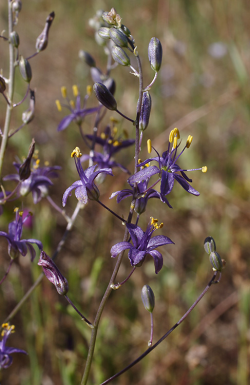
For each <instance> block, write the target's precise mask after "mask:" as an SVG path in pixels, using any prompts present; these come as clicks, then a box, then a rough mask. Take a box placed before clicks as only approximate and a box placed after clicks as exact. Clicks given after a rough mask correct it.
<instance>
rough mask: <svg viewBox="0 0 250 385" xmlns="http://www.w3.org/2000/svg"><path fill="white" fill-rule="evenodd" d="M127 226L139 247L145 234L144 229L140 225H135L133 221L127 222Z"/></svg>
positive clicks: (136, 245)
mask: <svg viewBox="0 0 250 385" xmlns="http://www.w3.org/2000/svg"><path fill="white" fill-rule="evenodd" d="M126 226H127V229H128V231H129V234H130V236H131V239H132V242H133V245H134V247H135V248H138V247H139V245H140V242H141V240H142V238H143V236H144V232H143V230H142V229H141V228H140V227H139V226H136V225H133V224H131V223H130V224H127V225H126Z"/></svg>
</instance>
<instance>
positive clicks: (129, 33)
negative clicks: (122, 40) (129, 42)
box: [121, 24, 131, 37]
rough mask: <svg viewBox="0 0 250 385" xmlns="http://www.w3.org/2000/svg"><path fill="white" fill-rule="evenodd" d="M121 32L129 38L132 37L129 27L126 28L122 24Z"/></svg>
mask: <svg viewBox="0 0 250 385" xmlns="http://www.w3.org/2000/svg"><path fill="white" fill-rule="evenodd" d="M121 30H122V31H123V32H124V33H125V35H126V36H127V37H130V36H131V32H130V30H129V29H128V27H126V25H124V24H122V25H121Z"/></svg>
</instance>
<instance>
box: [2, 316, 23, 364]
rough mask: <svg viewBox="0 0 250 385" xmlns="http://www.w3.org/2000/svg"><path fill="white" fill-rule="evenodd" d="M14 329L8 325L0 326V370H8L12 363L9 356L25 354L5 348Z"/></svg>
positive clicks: (19, 350) (18, 350)
mask: <svg viewBox="0 0 250 385" xmlns="http://www.w3.org/2000/svg"><path fill="white" fill-rule="evenodd" d="M14 329H15V327H14V326H13V325H12V326H10V325H9V324H7V323H6V324H2V333H1V335H2V337H3V338H2V341H0V369H6V368H8V367H9V366H10V365H11V364H12V361H13V358H12V357H11V354H13V353H23V354H27V353H26V352H25V351H24V350H21V349H16V348H10V347H7V346H6V342H7V339H8V338H9V336H10V335H11V334H12V333H14V331H15V330H14Z"/></svg>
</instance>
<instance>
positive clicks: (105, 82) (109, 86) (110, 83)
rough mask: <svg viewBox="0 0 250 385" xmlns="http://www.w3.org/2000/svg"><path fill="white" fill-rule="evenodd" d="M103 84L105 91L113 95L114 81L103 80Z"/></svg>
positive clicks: (110, 79) (109, 79)
mask: <svg viewBox="0 0 250 385" xmlns="http://www.w3.org/2000/svg"><path fill="white" fill-rule="evenodd" d="M103 84H104V85H105V86H106V87H107V89H108V90H109V92H111V94H112V95H114V93H115V89H116V84H115V81H114V79H112V78H108V79H107V80H105V81H104V82H103Z"/></svg>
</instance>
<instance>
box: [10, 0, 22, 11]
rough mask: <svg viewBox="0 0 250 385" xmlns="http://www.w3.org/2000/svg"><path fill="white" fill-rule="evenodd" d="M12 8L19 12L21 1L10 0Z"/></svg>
mask: <svg viewBox="0 0 250 385" xmlns="http://www.w3.org/2000/svg"><path fill="white" fill-rule="evenodd" d="M12 9H13V11H14V12H20V11H21V9H22V2H21V1H20V0H14V1H13V2H12Z"/></svg>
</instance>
